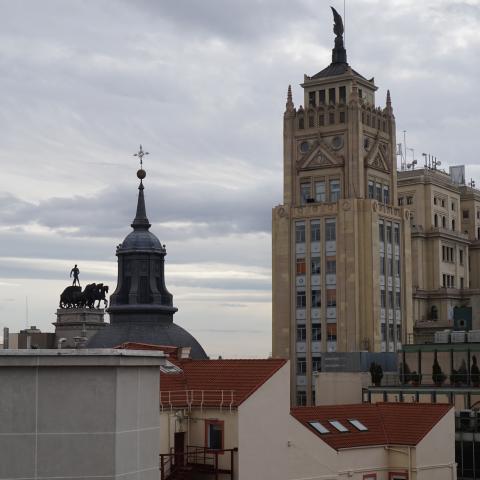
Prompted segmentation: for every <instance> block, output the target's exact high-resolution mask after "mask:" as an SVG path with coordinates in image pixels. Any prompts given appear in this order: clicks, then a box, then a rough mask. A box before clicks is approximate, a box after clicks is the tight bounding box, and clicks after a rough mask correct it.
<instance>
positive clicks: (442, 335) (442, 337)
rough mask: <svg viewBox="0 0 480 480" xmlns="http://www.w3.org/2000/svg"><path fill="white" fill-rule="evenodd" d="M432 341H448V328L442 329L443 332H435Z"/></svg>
mask: <svg viewBox="0 0 480 480" xmlns="http://www.w3.org/2000/svg"><path fill="white" fill-rule="evenodd" d="M452 341H453V340H452ZM434 342H435V343H450V330H443V332H435V336H434Z"/></svg>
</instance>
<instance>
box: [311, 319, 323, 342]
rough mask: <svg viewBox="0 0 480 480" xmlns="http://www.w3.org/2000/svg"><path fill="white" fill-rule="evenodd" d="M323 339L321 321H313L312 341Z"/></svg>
mask: <svg viewBox="0 0 480 480" xmlns="http://www.w3.org/2000/svg"><path fill="white" fill-rule="evenodd" d="M321 340H322V326H321V325H320V324H319V323H312V342H320V341H321Z"/></svg>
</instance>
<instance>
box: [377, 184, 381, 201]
mask: <svg viewBox="0 0 480 480" xmlns="http://www.w3.org/2000/svg"><path fill="white" fill-rule="evenodd" d="M375 192H376V195H375V198H376V199H377V200H378V201H379V202H381V201H382V185H381V184H380V183H377V184H376V185H375Z"/></svg>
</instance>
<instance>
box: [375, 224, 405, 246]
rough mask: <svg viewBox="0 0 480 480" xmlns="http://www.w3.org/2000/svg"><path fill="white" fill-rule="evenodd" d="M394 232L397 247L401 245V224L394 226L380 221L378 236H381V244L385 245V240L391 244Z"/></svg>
mask: <svg viewBox="0 0 480 480" xmlns="http://www.w3.org/2000/svg"><path fill="white" fill-rule="evenodd" d="M392 228H393V230H392ZM392 232H393V241H394V242H395V245H400V224H399V223H394V224H393V226H392V223H391V222H384V221H383V220H380V222H379V224H378V236H379V240H380V243H385V240H386V241H387V243H389V244H391V243H392Z"/></svg>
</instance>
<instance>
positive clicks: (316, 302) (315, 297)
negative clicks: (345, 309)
mask: <svg viewBox="0 0 480 480" xmlns="http://www.w3.org/2000/svg"><path fill="white" fill-rule="evenodd" d="M321 306H322V294H321V291H320V290H312V308H320V307H321Z"/></svg>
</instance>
